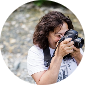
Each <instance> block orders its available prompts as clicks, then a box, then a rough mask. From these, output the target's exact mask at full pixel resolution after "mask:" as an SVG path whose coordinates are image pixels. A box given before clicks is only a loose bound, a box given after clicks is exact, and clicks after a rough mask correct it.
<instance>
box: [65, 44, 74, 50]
mask: <svg viewBox="0 0 85 85" xmlns="http://www.w3.org/2000/svg"><path fill="white" fill-rule="evenodd" d="M72 49H74V45H71V46H69V47H66V50H72Z"/></svg>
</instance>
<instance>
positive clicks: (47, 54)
mask: <svg viewBox="0 0 85 85" xmlns="http://www.w3.org/2000/svg"><path fill="white" fill-rule="evenodd" d="M43 53H44V65H45V67H48V66H49V65H50V62H51V59H52V57H51V55H50V49H49V46H48V47H47V48H46V49H43Z"/></svg>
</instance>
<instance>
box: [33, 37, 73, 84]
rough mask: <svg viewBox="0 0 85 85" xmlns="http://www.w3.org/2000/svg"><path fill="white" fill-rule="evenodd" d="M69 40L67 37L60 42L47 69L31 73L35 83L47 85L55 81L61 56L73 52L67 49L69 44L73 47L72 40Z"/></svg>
mask: <svg viewBox="0 0 85 85" xmlns="http://www.w3.org/2000/svg"><path fill="white" fill-rule="evenodd" d="M69 41H71V39H67V40H65V41H62V42H61V43H60V45H59V47H58V48H57V49H56V51H55V56H54V57H53V58H52V60H51V63H50V66H49V69H48V70H45V71H42V72H38V73H35V74H33V75H32V77H33V79H34V80H35V81H36V83H37V85H47V84H52V83H55V82H57V79H58V74H59V69H60V66H61V62H62V59H63V57H64V56H65V55H66V54H68V53H71V52H73V50H72V49H69V46H71V47H73V42H72V41H71V42H69Z"/></svg>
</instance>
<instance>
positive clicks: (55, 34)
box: [47, 22, 68, 49]
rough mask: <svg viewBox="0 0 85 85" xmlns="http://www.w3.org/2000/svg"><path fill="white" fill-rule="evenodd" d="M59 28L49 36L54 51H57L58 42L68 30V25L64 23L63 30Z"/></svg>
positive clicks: (50, 45)
mask: <svg viewBox="0 0 85 85" xmlns="http://www.w3.org/2000/svg"><path fill="white" fill-rule="evenodd" d="M58 29H60V28H59V27H57V28H55V29H54V32H49V35H48V37H47V38H48V42H49V47H50V48H52V49H55V47H56V44H57V42H58V41H59V40H60V38H61V37H62V36H64V34H65V32H66V31H67V30H68V25H67V23H65V22H64V23H63V25H62V27H61V30H59V31H58Z"/></svg>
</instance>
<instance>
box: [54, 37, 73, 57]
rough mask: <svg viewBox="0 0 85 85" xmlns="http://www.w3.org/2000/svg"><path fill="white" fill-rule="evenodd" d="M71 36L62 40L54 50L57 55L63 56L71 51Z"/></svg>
mask: <svg viewBox="0 0 85 85" xmlns="http://www.w3.org/2000/svg"><path fill="white" fill-rule="evenodd" d="M71 40H72V38H67V39H65V40H64V41H62V42H61V43H60V44H59V46H58V47H57V49H56V51H55V55H57V57H64V56H65V55H67V54H69V53H72V52H73V47H74V45H73V44H74V41H71Z"/></svg>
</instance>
